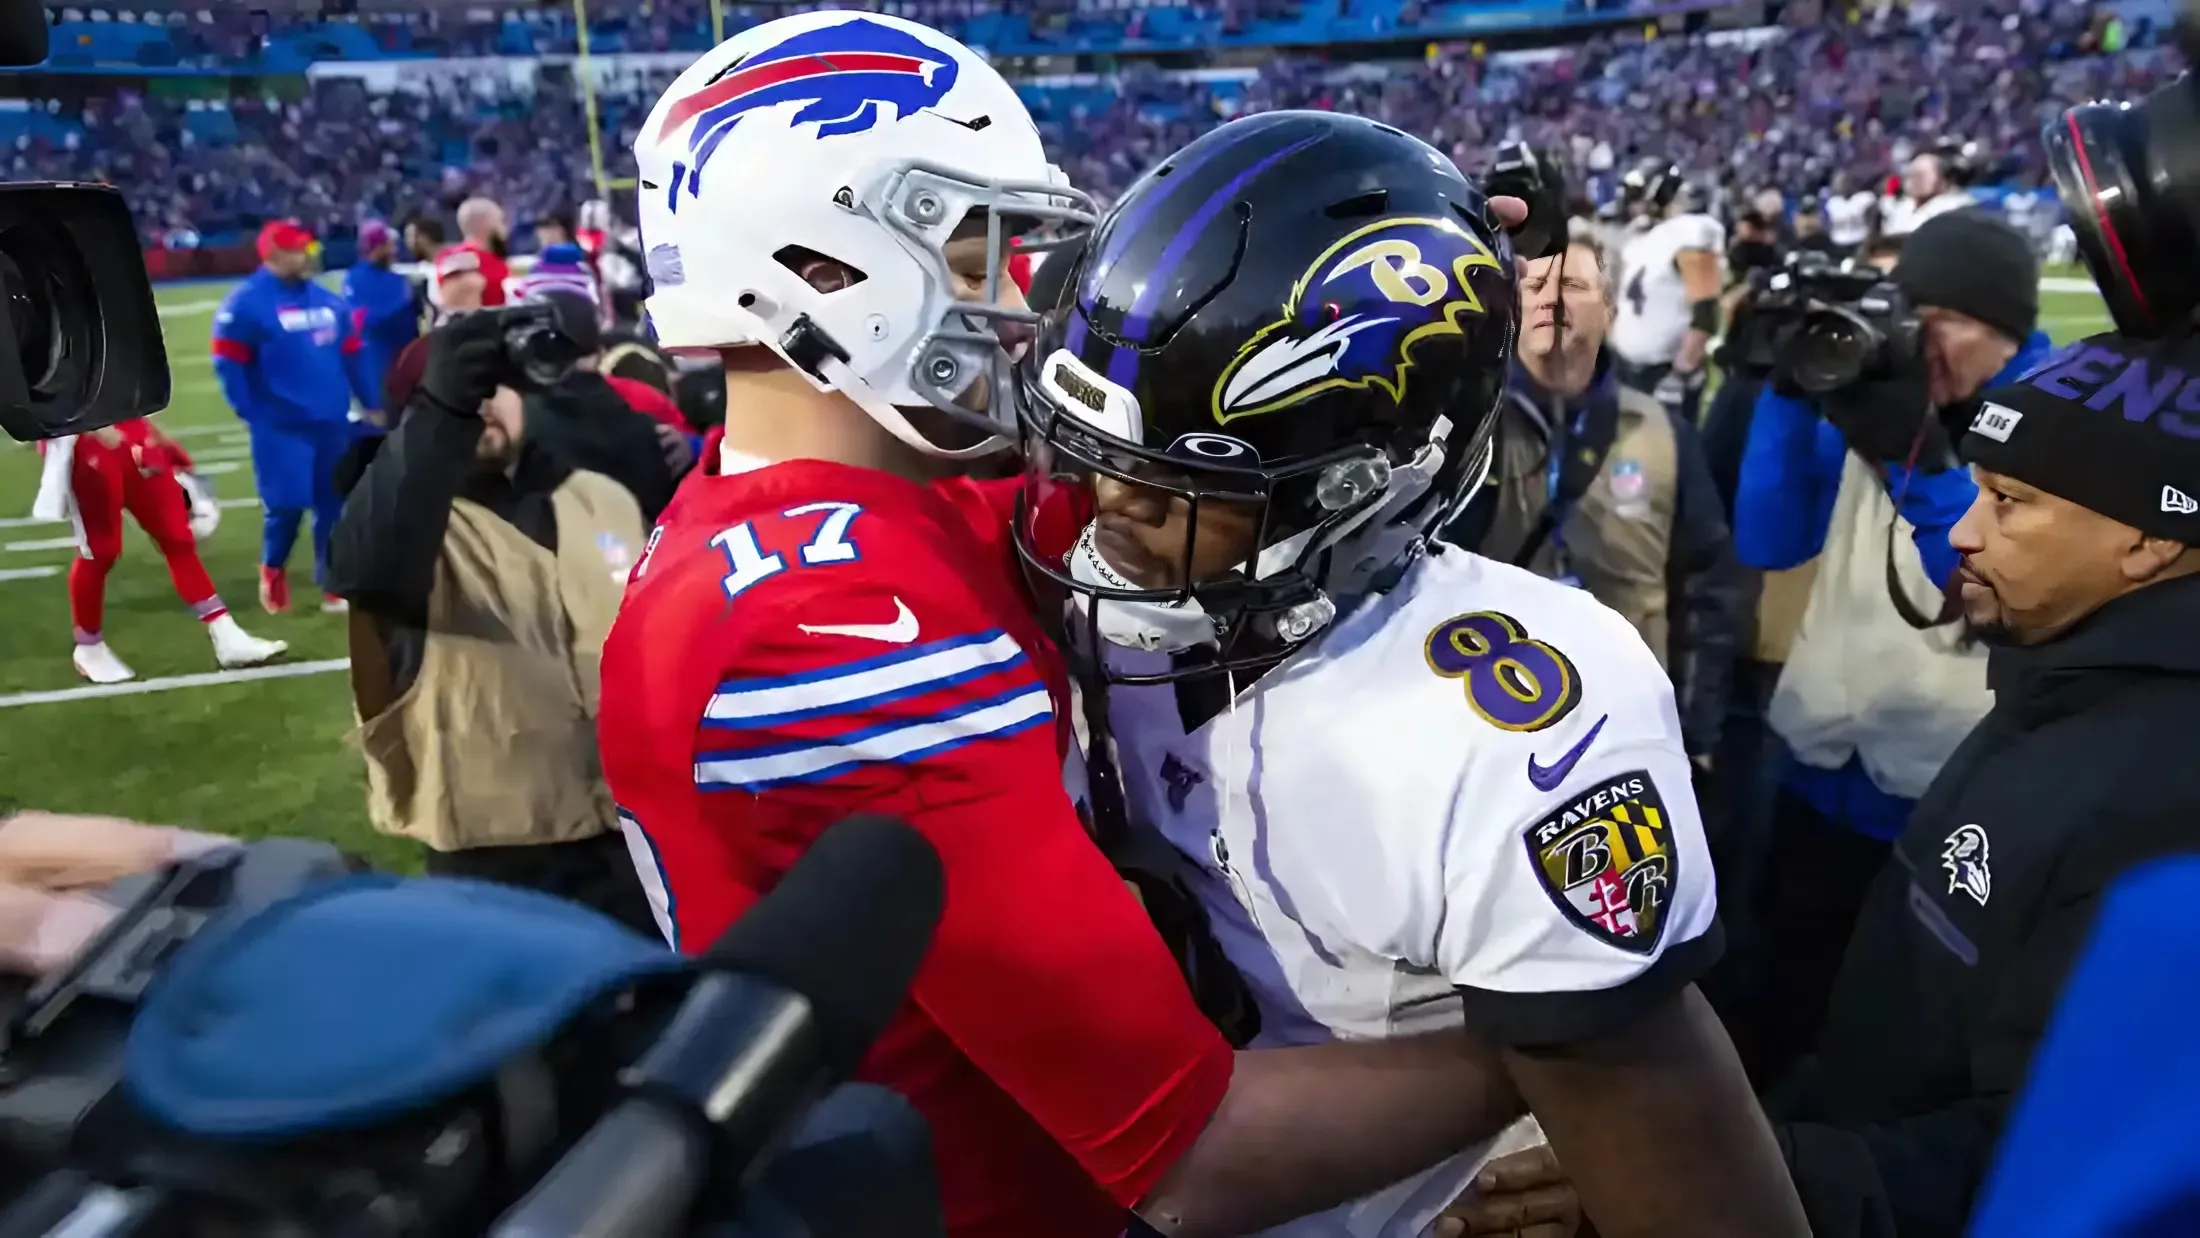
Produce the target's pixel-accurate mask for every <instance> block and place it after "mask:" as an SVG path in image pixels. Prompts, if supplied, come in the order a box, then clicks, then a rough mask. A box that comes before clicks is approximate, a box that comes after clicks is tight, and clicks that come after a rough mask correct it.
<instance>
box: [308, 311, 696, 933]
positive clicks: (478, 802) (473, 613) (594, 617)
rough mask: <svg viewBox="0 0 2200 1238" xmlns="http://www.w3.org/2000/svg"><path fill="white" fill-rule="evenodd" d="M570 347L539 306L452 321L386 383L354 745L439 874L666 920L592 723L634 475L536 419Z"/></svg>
mask: <svg viewBox="0 0 2200 1238" xmlns="http://www.w3.org/2000/svg"><path fill="white" fill-rule="evenodd" d="M561 349H562V353H563V354H570V353H571V352H572V345H571V342H570V341H566V340H564V339H563V337H562V336H558V335H557V334H556V327H555V316H554V314H553V312H552V311H551V310H550V308H549V307H546V306H525V307H521V308H518V309H512V310H499V311H481V312H477V313H473V314H467V315H463V316H460V317H456V318H453V319H452V320H451V321H450V322H448V323H446V324H445V325H443V326H442V327H439V328H437V329H436V331H435V332H434V333H433V334H431V335H430V336H429V337H428V339H427V341H426V348H425V353H424V356H425V362H424V365H423V368H422V371H421V374H420V377H419V379H418V382H417V385H416V386H414V387H413V388H412V389H411V390H410V391H405V390H403V379H404V378H405V377H406V376H405V375H402V374H400V375H396V376H394V377H395V381H393V383H392V388H393V389H392V392H391V395H392V397H393V401H394V402H392V403H391V404H390V407H391V408H393V409H402V410H403V411H402V414H401V416H400V418H399V420H398V422H397V424H396V425H395V426H394V427H393V428H392V429H391V431H390V433H389V436H388V437H387V438H386V439H384V440H382V441H381V442H380V444H379V446H378V448H376V449H373V450H372V454H371V455H369V456H368V458H367V462H366V464H365V467H364V469H363V470H362V471H360V472H359V473H358V475H357V476H356V477H355V478H343V477H339V479H338V485H339V486H340V487H342V488H344V489H345V490H346V492H347V497H346V499H345V503H344V512H343V517H342V519H341V520H339V522H338V523H337V526H336V533H335V538H334V542H333V544H332V547H331V551H330V559H331V568H332V573H333V579H335V580H339V581H341V582H342V589H343V596H345V597H347V598H348V599H350V601H351V603H352V618H351V633H350V644H351V659H352V668H351V680H352V695H353V701H354V704H355V705H356V707H357V710H358V716H359V720H360V725H359V729H358V731H356V732H355V733H354V735H353V738H354V740H355V742H357V743H358V745H359V747H360V749H361V750H362V752H364V754H365V756H366V762H367V800H368V812H369V816H370V818H371V819H372V821H373V823H374V825H375V827H376V828H377V829H379V830H381V831H383V832H385V833H388V834H393V835H399V836H403V837H407V838H412V839H415V840H417V841H419V842H420V843H421V844H422V845H423V846H424V848H425V850H426V856H425V859H426V865H427V868H428V871H429V872H431V873H434V874H439V875H446V876H466V877H476V878H481V879H484V880H489V881H497V882H502V883H504V884H507V885H515V886H527V887H531V888H534V889H537V890H542V891H544V892H546V893H550V894H555V895H558V896H559V897H562V898H568V899H571V900H573V901H575V902H579V903H584V904H587V905H589V906H592V907H595V908H596V909H598V910H600V911H603V912H606V913H607V914H610V915H612V916H614V917H616V918H618V919H620V920H622V921H624V922H626V923H627V924H629V925H632V926H634V927H636V928H638V929H640V930H641V931H643V932H648V933H654V932H655V931H656V929H655V924H654V921H653V920H652V918H651V916H650V914H649V911H648V904H647V901H646V900H645V899H644V897H643V895H642V891H641V888H640V884H639V881H638V879H637V878H636V877H635V869H634V866H633V864H632V862H631V861H630V860H629V859H628V857H627V854H626V850H625V846H624V844H623V843H622V842H621V841H620V837H619V834H618V830H617V814H616V810H615V809H614V807H613V805H612V802H611V796H610V792H609V791H608V790H607V789H606V787H605V786H604V782H603V775H602V772H601V769H600V767H599V765H598V763H597V756H596V725H595V724H596V700H597V659H598V656H599V653H600V651H601V648H602V645H603V641H604V637H605V635H606V634H607V633H608V632H609V631H610V628H611V620H612V616H613V615H614V613H615V612H616V611H617V609H618V605H619V596H620V593H621V591H622V590H623V588H624V586H625V582H626V576H627V571H628V569H629V568H630V567H631V566H632V565H633V563H634V560H635V557H636V556H638V555H639V554H640V553H641V551H642V545H643V540H644V537H645V536H646V530H645V528H644V526H643V523H642V515H641V511H640V509H639V507H638V506H637V505H636V503H635V500H634V498H633V497H632V496H631V495H630V494H629V493H628V492H627V491H626V490H625V489H624V488H623V487H621V486H620V485H619V484H618V483H616V482H614V481H612V480H610V479H609V478H606V477H604V476H602V475H600V474H597V473H592V472H588V471H585V470H581V469H576V468H574V467H572V466H571V465H570V464H568V463H566V461H565V460H564V459H563V458H562V457H561V456H559V455H558V454H557V453H556V452H554V451H552V450H549V449H546V448H544V447H543V446H541V445H539V444H537V443H535V442H533V441H532V440H531V439H530V438H529V436H528V435H527V433H526V429H525V422H526V417H525V416H524V413H523V411H522V410H523V407H524V405H523V397H522V396H521V394H520V389H521V388H529V389H534V390H540V389H542V388H543V387H546V386H549V385H551V384H553V383H555V382H556V381H557V380H558V379H559V378H560V377H562V375H563V373H564V371H565V369H567V368H569V367H570V365H571V362H572V357H571V356H570V355H562V356H560V355H556V354H559V353H560V351H561ZM530 350H533V353H534V354H535V355H530ZM623 415H625V416H630V417H631V416H632V414H630V413H629V414H623ZM634 420H635V421H636V422H637V423H641V419H640V418H635V419H634ZM347 482H348V484H347Z"/></svg>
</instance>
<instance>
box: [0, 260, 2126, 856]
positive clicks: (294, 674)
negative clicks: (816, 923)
mask: <svg viewBox="0 0 2200 1238" xmlns="http://www.w3.org/2000/svg"><path fill="white" fill-rule="evenodd" d="M2079 276H2080V273H2079V272H2077V271H2063V272H2057V273H2056V278H2055V279H2054V280H2051V281H2050V283H2049V284H2048V286H2047V290H2045V291H2043V293H2042V296H2041V315H2042V324H2041V325H2042V326H2044V327H2045V328H2046V329H2047V330H2049V331H2050V332H2052V333H2053V334H2054V335H2055V337H2056V338H2057V339H2058V340H2064V339H2070V338H2073V337H2076V336H2081V335H2086V334H2089V333H2091V332H2093V331H2097V330H2101V329H2103V328H2105V327H2106V325H2107V322H2106V317H2105V314H2104V312H2103V310H2102V307H2101V302H2100V298H2099V297H2098V296H2097V295H2095V294H2094V293H2093V292H2091V291H2090V290H2085V291H2071V290H2067V288H2066V286H2065V285H2064V284H2063V283H2062V282H2061V281H2066V280H2070V279H2073V278H2077V277H2079ZM224 291H226V289H225V288H224V287H222V286H220V285H209V284H194V285H186V286H177V287H170V288H164V289H163V290H162V291H161V296H160V299H161V314H162V319H161V320H162V324H163V326H164V327H165V329H166V332H167V339H168V347H169V352H170V355H171V360H172V363H173V365H174V372H175V402H174V404H173V405H171V406H170V407H169V409H168V410H167V411H166V412H164V413H162V414H160V421H159V424H160V426H161V427H162V428H163V429H164V430H166V431H167V432H168V433H169V434H171V435H174V436H175V437H176V438H177V439H178V440H179V441H181V442H182V443H183V444H184V446H185V447H186V448H187V449H189V450H190V451H191V452H192V454H193V455H194V456H196V457H197V460H198V463H199V466H200V473H201V474H202V475H203V476H205V477H206V478H207V480H208V481H209V482H211V483H212V484H213V486H214V488H215V491H216V493H217V494H218V495H219V496H220V497H221V499H222V500H223V502H224V504H225V506H226V507H227V508H228V510H227V511H226V512H225V513H224V515H223V519H222V523H221V527H220V529H219V530H217V531H216V533H215V534H214V536H213V537H212V538H211V539H210V540H208V541H207V542H205V543H203V544H202V545H201V547H200V549H201V552H202V553H203V555H204V556H205V559H206V565H207V568H208V570H209V571H211V572H212V573H213V576H214V583H215V585H216V586H217V587H219V588H220V590H221V594H222V597H223V599H224V600H225V601H227V602H228V603H229V605H230V606H232V607H233V608H234V609H235V611H236V614H237V617H238V619H239V621H240V622H242V623H243V624H244V626H245V627H246V629H247V630H249V631H251V632H253V633H255V634H256V635H261V636H268V637H273V638H276V639H280V640H285V641H288V642H290V653H289V656H288V657H287V658H286V659H285V660H284V662H283V663H281V664H279V665H277V666H276V667H273V668H263V669H261V670H256V671H243V672H228V673H223V672H221V671H220V669H219V668H218V667H217V666H216V665H215V663H214V656H213V652H212V650H211V649H210V647H209V646H208V643H207V640H206V637H205V635H204V633H203V632H202V631H201V629H200V625H199V624H198V623H196V622H194V621H193V620H192V618H191V616H190V614H189V613H188V612H186V611H185V610H184V609H183V607H182V605H181V604H180V603H178V602H177V600H176V596H175V593H174V591H173V590H172V589H171V588H170V586H169V583H168V573H167V570H166V568H165V566H164V565H163V564H162V561H161V558H160V555H159V554H158V553H157V552H156V551H155V550H154V549H153V546H152V543H151V542H150V541H149V540H148V539H147V538H146V537H145V535H144V534H143V533H142V532H141V531H139V530H137V529H136V527H135V526H134V525H133V526H132V527H131V530H130V532H129V533H128V534H127V535H126V542H125V549H124V551H123V556H122V561H121V562H120V563H119V564H117V565H116V567H115V569H114V572H113V573H112V575H110V576H109V578H108V586H107V617H106V636H107V641H108V644H109V645H110V646H112V647H113V648H114V650H115V652H116V653H118V654H120V655H121V656H122V658H123V659H124V660H125V661H127V662H129V663H130V664H131V666H132V667H133V668H135V669H136V671H137V672H138V676H139V678H138V679H137V681H136V682H133V683H129V684H120V685H115V686H111V687H91V686H88V685H85V684H83V683H81V682H80V681H79V680H78V678H77V676H76V673H75V670H74V668H73V667H72V666H71V665H70V662H69V653H70V639H69V611H68V598H67V595H66V592H65V590H64V576H65V573H66V572H67V570H68V564H69V561H70V559H71V557H72V556H73V554H74V550H73V545H72V543H71V542H70V540H69V530H68V527H67V526H65V525H55V524H37V523H33V522H32V521H30V520H29V518H28V513H29V511H30V507H31V499H32V496H33V495H34V493H35V492H36V490H37V486H38V455H37V453H36V452H35V451H34V450H32V449H31V448H29V447H27V446H23V445H20V444H15V443H9V442H5V441H0V807H5V806H8V805H21V806H35V807H40V808H50V809H56V810H66V811H79V812H105V813H115V814H119V815H122V816H127V817H134V818H137V819H140V820H146V821H158V822H164V823H171V824H181V825H191V826H197V827H199V828H202V829H209V830H219V831H223V832H227V833H233V834H241V835H248V836H250V835H261V834H270V833H293V834H309V835H316V836H320V837H324V838H328V839H330V840H333V841H335V842H337V843H339V844H341V845H343V846H346V847H350V848H352V849H354V850H357V851H360V852H363V853H366V854H369V855H373V856H376V857H377V858H379V859H382V860H385V861H388V862H392V863H399V864H409V863H410V860H411V852H412V847H411V845H410V844H409V843H396V842H392V841H391V840H387V839H382V838H379V837H377V836H376V835H375V834H374V833H373V832H372V831H371V830H370V829H369V828H368V827H367V824H366V817H365V813H364V810H363V808H362V803H363V798H362V797H363V779H362V775H361V767H360V758H359V755H358V753H357V752H356V751H355V750H354V749H353V748H351V747H350V746H349V745H348V744H347V743H346V742H345V736H346V734H347V733H348V732H349V731H350V730H351V727H352V715H351V705H350V698H349V695H348V693H347V688H346V679H345V676H344V674H343V662H342V659H343V657H344V621H343V619H342V618H341V617H337V616H330V615H323V614H321V613H320V612H319V610H318V608H317V607H316V606H315V605H314V604H313V602H314V600H315V599H316V597H317V595H316V594H315V593H314V591H313V589H312V588H311V585H310V579H311V548H310V544H309V541H308V539H307V538H304V537H301V538H300V539H299V548H298V551H297V554H296V555H295V557H294V558H293V559H292V561H291V562H292V580H293V582H294V592H295V593H296V594H297V595H298V596H297V598H296V601H297V602H299V603H301V604H302V605H300V606H297V607H295V608H294V609H293V611H292V613H291V614H288V615H284V616H279V617H274V616H269V615H265V614H263V613H261V611H260V609H259V606H258V575H257V572H256V564H257V560H258V556H259V544H260V530H259V511H258V508H257V507H256V506H255V505H254V501H253V489H252V468H251V464H250V462H249V460H248V459H247V455H246V447H245V437H244V434H243V431H242V428H241V426H240V424H239V423H238V422H237V420H236V419H235V418H234V417H233V416H232V415H231V414H230V412H229V409H228V406H227V405H226V404H225V403H223V401H222V398H221V393H220V390H219V388H218V387H217V386H216V383H215V380H214V372H213V367H212V365H211V363H210V361H209V360H208V356H207V339H208V333H209V331H210V329H211V327H212V321H213V313H214V307H215V304H216V302H217V301H218V300H219V299H220V297H221V296H222V294H223V292H224ZM300 583H303V587H298V585H299V584H300Z"/></svg>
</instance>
